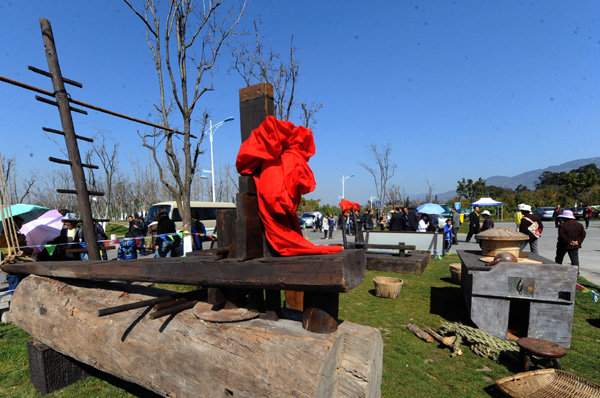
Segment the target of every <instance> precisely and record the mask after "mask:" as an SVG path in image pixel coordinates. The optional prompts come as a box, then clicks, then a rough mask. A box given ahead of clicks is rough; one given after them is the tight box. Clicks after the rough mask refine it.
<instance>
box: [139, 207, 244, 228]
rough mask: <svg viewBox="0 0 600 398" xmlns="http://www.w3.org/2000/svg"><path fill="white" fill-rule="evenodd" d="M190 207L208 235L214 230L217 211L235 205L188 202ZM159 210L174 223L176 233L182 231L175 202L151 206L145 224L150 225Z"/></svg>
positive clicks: (181, 223)
mask: <svg viewBox="0 0 600 398" xmlns="http://www.w3.org/2000/svg"><path fill="white" fill-rule="evenodd" d="M190 206H191V208H192V209H191V211H192V213H193V212H198V215H199V218H198V219H199V220H200V221H202V223H203V224H204V227H205V228H206V233H208V234H212V233H213V231H214V229H215V225H216V222H217V210H225V209H235V208H236V207H235V204H233V203H229V202H190ZM160 210H164V211H165V212H166V213H167V214H168V215H169V218H170V219H171V220H173V221H174V222H175V228H177V230H178V231H181V230H182V229H183V221H182V220H181V214H180V213H179V208H178V207H177V202H175V201H169V202H160V203H155V204H153V205H152V206H151V207H150V210H148V214H146V224H148V225H150V224H151V223H152V220H153V219H154V217H155V216H156V215H157V214H158V213H159V212H160Z"/></svg>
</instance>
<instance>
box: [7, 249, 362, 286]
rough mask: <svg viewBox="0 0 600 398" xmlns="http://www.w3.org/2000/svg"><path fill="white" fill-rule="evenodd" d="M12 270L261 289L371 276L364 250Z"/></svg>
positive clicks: (348, 282) (47, 264) (13, 267)
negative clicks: (367, 270)
mask: <svg viewBox="0 0 600 398" xmlns="http://www.w3.org/2000/svg"><path fill="white" fill-rule="evenodd" d="M0 268H2V270H3V271H4V272H7V273H17V274H18V273H21V274H35V275H42V276H50V277H56V278H76V279H91V280H118V281H128V282H129V281H131V282H136V281H137V282H163V283H179V284H187V285H194V284H195V285H202V286H217V287H246V288H260V289H280V290H301V291H326V292H347V291H350V290H351V289H353V288H355V287H356V286H358V285H360V284H361V283H362V281H363V279H364V276H365V255H364V252H363V251H362V250H345V251H343V252H341V253H335V254H325V255H313V256H293V257H269V258H260V259H254V260H249V261H244V262H238V261H236V260H232V259H223V260H219V259H218V258H217V257H216V256H202V255H189V256H188V257H171V258H145V259H141V260H135V261H119V262H117V263H114V262H109V261H41V262H34V263H22V264H6V265H2V267H0Z"/></svg>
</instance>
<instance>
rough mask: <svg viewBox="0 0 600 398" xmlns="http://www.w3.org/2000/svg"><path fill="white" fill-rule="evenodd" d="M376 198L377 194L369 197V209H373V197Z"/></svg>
mask: <svg viewBox="0 0 600 398" xmlns="http://www.w3.org/2000/svg"><path fill="white" fill-rule="evenodd" d="M378 198H379V196H371V197H370V198H369V202H371V210H373V199H378Z"/></svg>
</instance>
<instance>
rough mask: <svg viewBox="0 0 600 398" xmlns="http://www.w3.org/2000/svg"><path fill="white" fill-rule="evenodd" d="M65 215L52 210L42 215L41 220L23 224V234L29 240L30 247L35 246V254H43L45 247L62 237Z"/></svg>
mask: <svg viewBox="0 0 600 398" xmlns="http://www.w3.org/2000/svg"><path fill="white" fill-rule="evenodd" d="M62 219H63V215H62V214H60V213H59V212H58V211H57V210H50V211H48V212H46V213H44V214H42V215H41V216H40V217H39V218H37V219H35V220H33V221H30V222H28V223H27V224H23V226H22V227H21V233H22V234H24V235H25V237H26V238H27V245H28V246H35V247H34V248H33V251H34V253H38V252H41V251H42V249H43V248H44V245H45V244H46V243H47V242H48V241H49V240H52V239H54V238H56V237H57V236H59V235H60V230H61V229H62V227H63V223H62V222H61V220H62Z"/></svg>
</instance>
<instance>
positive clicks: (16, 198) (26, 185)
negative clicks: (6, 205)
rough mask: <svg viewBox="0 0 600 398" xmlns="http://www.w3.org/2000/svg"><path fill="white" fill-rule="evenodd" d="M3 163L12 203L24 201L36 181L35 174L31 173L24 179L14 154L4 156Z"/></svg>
mask: <svg viewBox="0 0 600 398" xmlns="http://www.w3.org/2000/svg"><path fill="white" fill-rule="evenodd" d="M2 165H3V167H4V173H5V175H4V180H5V181H6V186H7V188H8V191H9V192H8V193H9V199H10V203H12V204H17V203H23V202H24V201H25V199H26V198H27V197H29V195H30V194H31V191H32V189H33V186H34V184H35V182H36V177H35V175H31V176H29V178H27V179H22V178H21V177H20V176H19V175H18V173H17V160H16V158H15V157H14V156H13V157H11V158H4V157H3V158H2Z"/></svg>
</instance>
